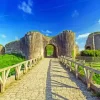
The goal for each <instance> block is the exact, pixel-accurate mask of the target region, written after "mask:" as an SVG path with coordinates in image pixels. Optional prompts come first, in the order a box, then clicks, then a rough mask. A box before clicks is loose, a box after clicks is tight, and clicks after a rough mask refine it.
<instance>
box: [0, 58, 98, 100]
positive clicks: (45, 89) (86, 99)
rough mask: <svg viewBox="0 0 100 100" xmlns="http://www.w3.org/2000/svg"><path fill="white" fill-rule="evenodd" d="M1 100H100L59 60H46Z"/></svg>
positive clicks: (12, 86)
mask: <svg viewBox="0 0 100 100" xmlns="http://www.w3.org/2000/svg"><path fill="white" fill-rule="evenodd" d="M0 100H100V99H99V98H96V97H93V96H92V93H91V92H89V91H87V90H86V86H85V85H84V84H83V83H82V82H81V81H80V80H78V79H76V78H75V77H74V75H72V74H71V73H69V72H68V71H66V70H65V69H64V68H63V67H62V66H61V65H60V64H59V63H58V61H57V59H52V60H51V61H50V59H49V58H48V59H47V58H46V59H44V60H42V61H41V62H40V63H39V64H38V65H37V66H35V67H34V68H33V69H32V70H31V71H29V72H28V73H27V74H26V75H24V76H23V77H22V78H21V79H20V80H19V81H16V82H15V83H13V84H12V85H11V86H9V88H7V89H6V91H5V92H4V93H3V94H0Z"/></svg>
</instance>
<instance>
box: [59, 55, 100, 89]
mask: <svg viewBox="0 0 100 100" xmlns="http://www.w3.org/2000/svg"><path fill="white" fill-rule="evenodd" d="M58 58H59V61H60V62H61V63H63V64H64V65H66V67H68V68H69V70H70V71H72V64H73V67H74V68H75V70H74V71H75V75H76V78H78V75H79V73H78V68H79V67H80V66H81V67H82V68H83V69H84V74H85V78H86V83H87V89H90V85H91V82H92V77H93V74H94V73H97V74H100V70H96V69H94V68H91V67H89V66H85V62H84V61H83V62H82V61H77V60H74V59H73V58H69V57H65V56H59V57H58Z"/></svg>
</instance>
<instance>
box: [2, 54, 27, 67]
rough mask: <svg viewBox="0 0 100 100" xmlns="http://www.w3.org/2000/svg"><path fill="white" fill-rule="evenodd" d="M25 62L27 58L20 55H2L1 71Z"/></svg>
mask: <svg viewBox="0 0 100 100" xmlns="http://www.w3.org/2000/svg"><path fill="white" fill-rule="evenodd" d="M23 61H25V58H24V57H23V56H21V55H18V54H5V55H0V69H1V68H5V67H9V66H12V65H15V64H17V63H20V62H23Z"/></svg>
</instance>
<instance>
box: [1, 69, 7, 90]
mask: <svg viewBox="0 0 100 100" xmlns="http://www.w3.org/2000/svg"><path fill="white" fill-rule="evenodd" d="M5 78H6V77H5V70H4V71H3V72H2V83H1V92H4V91H5V84H6V83H5V82H6V81H5Z"/></svg>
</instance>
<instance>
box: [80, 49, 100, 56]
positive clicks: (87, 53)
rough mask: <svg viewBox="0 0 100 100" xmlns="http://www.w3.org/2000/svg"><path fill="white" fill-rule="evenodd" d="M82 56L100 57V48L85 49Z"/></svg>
mask: <svg viewBox="0 0 100 100" xmlns="http://www.w3.org/2000/svg"><path fill="white" fill-rule="evenodd" d="M80 55H81V56H89V57H94V56H95V57H100V50H83V51H81V54H80Z"/></svg>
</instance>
